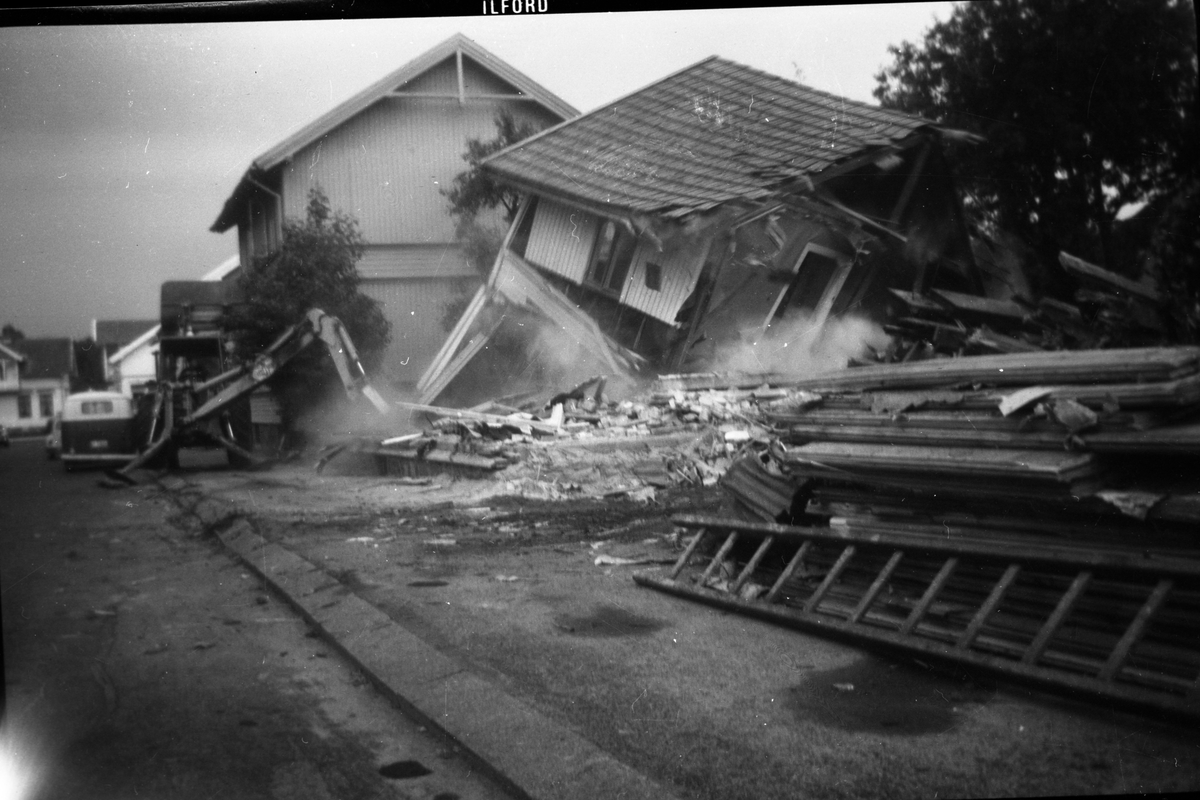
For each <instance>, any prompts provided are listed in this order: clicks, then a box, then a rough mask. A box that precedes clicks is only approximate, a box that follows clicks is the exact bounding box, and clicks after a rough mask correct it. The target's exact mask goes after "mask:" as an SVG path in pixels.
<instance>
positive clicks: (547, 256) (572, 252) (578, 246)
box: [525, 197, 708, 324]
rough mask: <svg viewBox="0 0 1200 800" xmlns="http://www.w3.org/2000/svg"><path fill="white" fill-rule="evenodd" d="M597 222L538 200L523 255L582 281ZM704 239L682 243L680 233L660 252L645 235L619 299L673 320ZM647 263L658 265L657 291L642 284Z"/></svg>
mask: <svg viewBox="0 0 1200 800" xmlns="http://www.w3.org/2000/svg"><path fill="white" fill-rule="evenodd" d="M598 226H599V220H598V219H597V218H596V217H595V216H594V215H591V214H588V213H587V212H584V211H581V210H579V209H577V208H572V207H570V206H568V205H566V204H564V203H557V202H554V201H552V200H548V199H546V198H545V197H542V198H539V199H538V204H537V209H536V210H535V216H534V219H533V225H532V227H531V228H530V232H529V244H528V245H527V246H526V248H525V258H526V260H527V261H529V262H531V263H533V264H536V265H537V266H538V267H541V268H542V269H545V270H546V271H548V272H553V273H554V274H555V275H561V276H562V277H564V278H566V279H568V280H570V281H572V282H573V283H577V284H581V285H582V284H583V280H584V276H585V274H586V273H587V266H588V260H589V259H590V258H591V255H592V248H593V247H594V246H595V240H596V230H597V228H598ZM707 241H708V240H707V239H703V240H701V239H699V238H697V239H693V240H686V241H685V240H683V239H682V237H681V238H680V239H679V240H677V241H672V242H668V243H667V244H665V245H664V247H663V250H662V251H659V250H658V249H657V248H656V247H655V246H654V244H652V243H651V242H650V241H648V240H646V239H643V240H642V241H640V242H639V243H638V247H637V249H636V250H635V251H634V254H633V261H632V263H631V264H630V268H629V276H628V277H627V278H626V279H625V286H624V287H623V288H622V291H621V297H620V300H621V302H622V303H624V304H625V305H628V306H630V307H631V308H636V309H637V310H639V311H641V312H643V313H645V314H649V315H650V316H652V317H654V318H655V319H658V320H661V321H663V322H666V323H668V324H671V323H673V322H674V321H675V315H676V314H678V313H679V308H680V306H682V305H683V301H684V300H686V299H687V297H688V295H689V294H690V293H691V291H692V288H693V287H694V286H695V285H696V278H697V277H698V276H699V274H700V267H701V266H702V264H703V259H704V255H705V252H706V244H707ZM647 264H657V265H658V266H659V267H660V268H661V275H662V285H661V286H660V288H659V289H657V290H655V289H651V288H650V287H648V286H647V285H646V273H647V267H646V265H647Z"/></svg>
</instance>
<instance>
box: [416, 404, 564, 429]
mask: <svg viewBox="0 0 1200 800" xmlns="http://www.w3.org/2000/svg"><path fill="white" fill-rule="evenodd" d="M392 405H393V406H395V407H396V408H403V409H407V410H408V411H419V412H423V413H426V414H433V415H434V416H438V417H451V418H453V419H468V420H475V421H477V422H486V423H488V424H489V425H513V426H516V427H520V428H532V429H533V430H535V431H539V432H541V433H547V434H551V435H553V434H557V433H558V431H559V428H558V426H556V425H551V424H550V423H548V422H542V421H541V420H536V419H524V418H522V417H503V416H500V415H498V414H483V413H481V412H479V411H470V410H468V409H465V408H447V407H445V406H431V405H426V404H424V403H405V402H401V401H399V400H397V401H395V402H393V403H392Z"/></svg>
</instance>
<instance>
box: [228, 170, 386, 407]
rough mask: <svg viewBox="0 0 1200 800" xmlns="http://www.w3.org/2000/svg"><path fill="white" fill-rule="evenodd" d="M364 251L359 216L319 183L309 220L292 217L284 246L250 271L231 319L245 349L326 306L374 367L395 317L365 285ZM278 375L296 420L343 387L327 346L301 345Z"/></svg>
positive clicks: (257, 347)
mask: <svg viewBox="0 0 1200 800" xmlns="http://www.w3.org/2000/svg"><path fill="white" fill-rule="evenodd" d="M362 254H363V239H362V236H361V234H360V233H359V231H358V223H357V221H356V220H355V219H354V218H353V217H351V216H349V215H347V214H344V213H342V212H340V211H336V212H335V211H333V210H332V209H330V207H329V198H328V197H326V195H325V193H324V192H322V191H321V190H320V189H313V190H311V191H310V192H309V195H308V207H307V209H306V213H305V218H304V220H302V221H301V220H294V219H287V220H284V222H283V243H282V246H281V247H280V249H279V250H278V251H277V252H275V253H273V254H271V255H269V256H267V257H265V258H262V259H257V260H256V261H255V262H254V263H252V264H251V265H250V268H249V269H247V270H244V271H243V274H242V276H241V279H240V281H241V290H242V293H243V301H244V302H243V303H242V304H240V305H238V306H236V307H235V308H234V310H233V311H232V313H231V315H230V320H229V322H228V326H229V328H230V330H231V331H232V332H233V334H234V337H235V340H236V342H237V347H238V353H239V355H240V356H241V357H242V358H253V357H254V355H255V354H256V353H258V352H261V351H262V349H263V348H265V347H266V346H268V345H269V344H270V343H271V342H272V341H274V339H275V338H276V337H277V336H278V335H279V334H280V333H282V332H283V331H284V329H286V328H287V327H288V326H289V325H293V324H295V323H297V322H300V321H302V320H303V319H304V317H305V315H306V314H307V313H308V312H309V311H310V310H311V309H313V308H319V309H321V310H322V311H324V312H326V313H328V314H332V315H333V316H335V317H337V318H338V319H339V320H341V321H342V324H343V325H345V327H346V332H347V333H348V334H349V335H350V338H351V340H352V341H353V342H354V346H355V348H356V349H357V350H358V353H359V356H360V357H361V359H362V362H363V367H364V368H365V369H366V370H367V372H368V374H370V373H371V372H372V371H373V370H374V368H375V367H377V366H378V364H379V362H380V360H381V359H382V356H383V352H384V350H385V349H386V347H387V344H388V342H389V340H390V338H391V334H390V329H391V323H389V322H388V320H387V318H386V317H385V316H384V314H383V309H382V308H381V307H380V305H379V303H378V302H376V301H375V300H373V299H372V298H370V297H367V296H366V295H364V294H362V293H361V292H360V291H359V275H358V270H357V264H358V261H359V259H360V258H361V257H362ZM272 381H273V382H274V383H275V386H276V387H277V388H278V389H279V390H280V396H281V402H282V405H283V411H284V416H285V417H286V418H287V420H288V421H294V420H295V419H297V418H298V416H299V415H300V414H302V413H303V412H304V411H306V410H308V409H309V408H312V407H314V406H315V405H316V404H317V403H318V402H320V401H321V400H323V399H325V398H326V397H329V396H331V394H332V393H335V392H340V391H342V388H341V381H340V379H339V378H338V377H337V372H336V369H335V368H334V366H333V364H332V363H331V362H330V359H329V355H328V353H326V352H325V351H324V348H322V347H311V348H308V349H307V350H305V351H303V352H301V353H300V354H299V355H298V356H297V357H296V358H294V359H292V360H291V361H289V362H288V363H287V364H286V365H285V366H284V368H283V369H281V370H280V371H279V373H278V374H277V376H276V377H275V378H273V379H272Z"/></svg>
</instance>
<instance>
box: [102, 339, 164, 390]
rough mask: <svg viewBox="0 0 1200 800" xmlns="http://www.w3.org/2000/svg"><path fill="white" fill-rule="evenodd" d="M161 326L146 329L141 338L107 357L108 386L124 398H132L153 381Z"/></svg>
mask: <svg viewBox="0 0 1200 800" xmlns="http://www.w3.org/2000/svg"><path fill="white" fill-rule="evenodd" d="M161 327H162V326H161V325H155V326H153V327H152V328H149V329H147V330H146V331H145V332H144V333H142V335H141V336H139V337H137V338H136V339H134V340H133V341H132V342H130V343H129V344H127V345H125V346H124V347H122V348H121V349H120V350H118V351H117V352H115V353H113V354H112V355H111V356H109V357H108V385H109V386H111V387H112V388H113V389H114V390H116V391H118V392H120V393H121V394H123V395H125V396H126V397H133V396H134V395H135V394H138V393H140V392H141V391H142V390H144V388H145V386H146V384H147V383H149V382H150V381H152V380H154V378H155V375H156V374H157V373H156V369H157V367H156V366H155V362H156V360H157V357H158V331H159V329H160V328H161Z"/></svg>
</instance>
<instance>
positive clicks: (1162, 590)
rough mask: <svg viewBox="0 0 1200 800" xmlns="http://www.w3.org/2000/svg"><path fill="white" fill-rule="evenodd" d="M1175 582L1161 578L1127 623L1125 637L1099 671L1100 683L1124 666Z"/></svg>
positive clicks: (1112, 676) (1107, 679) (1113, 676)
mask: <svg viewBox="0 0 1200 800" xmlns="http://www.w3.org/2000/svg"><path fill="white" fill-rule="evenodd" d="M1174 586H1175V582H1174V581H1172V580H1171V579H1170V578H1163V579H1162V580H1161V581H1159V582H1158V585H1157V586H1155V587H1154V591H1152V592H1151V593H1150V596H1149V597H1147V598H1146V602H1145V603H1143V604H1142V607H1141V608H1140V609H1139V610H1138V613H1137V616H1135V617H1134V618H1133V622H1131V623H1129V627H1128V628H1127V629H1126V630H1125V635H1124V636H1122V637H1121V641H1119V642H1117V646H1116V648H1115V649H1114V650H1113V651H1112V655H1111V656H1109V658H1108V663H1106V664H1105V665H1104V669H1102V670H1100V675H1099V678H1100V680H1102V681H1111V680H1112V679H1113V678H1115V677H1116V676H1117V673H1118V672H1119V671H1120V670H1121V667H1122V666H1124V665H1125V659H1126V658H1128V657H1129V651H1130V650H1132V649H1133V646H1134V645H1135V644H1137V641H1138V639H1140V638H1142V632H1143V631H1145V630H1146V626H1147V625H1148V624H1149V623H1150V618H1151V617H1153V616H1154V615H1155V614H1156V613H1157V612H1158V609H1159V607H1161V606H1162V604H1163V601H1165V600H1166V599H1167V594H1169V593H1170V591H1171V589H1172V588H1174Z"/></svg>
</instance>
